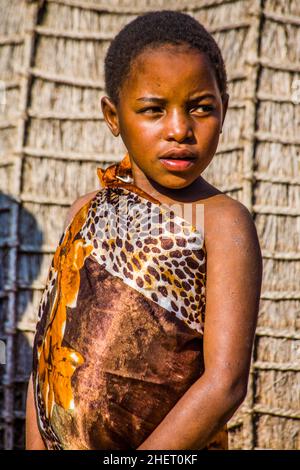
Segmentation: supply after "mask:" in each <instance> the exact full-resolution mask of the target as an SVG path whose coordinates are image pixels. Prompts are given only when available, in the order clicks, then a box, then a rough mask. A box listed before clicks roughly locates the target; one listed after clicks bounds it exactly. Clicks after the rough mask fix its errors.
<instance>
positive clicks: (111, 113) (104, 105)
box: [101, 96, 120, 137]
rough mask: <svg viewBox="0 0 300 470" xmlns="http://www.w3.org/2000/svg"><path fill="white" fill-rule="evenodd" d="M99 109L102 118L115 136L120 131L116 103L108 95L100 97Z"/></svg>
mask: <svg viewBox="0 0 300 470" xmlns="http://www.w3.org/2000/svg"><path fill="white" fill-rule="evenodd" d="M101 109H102V113H103V116H104V119H105V121H106V123H107V125H108V127H109V128H110V130H111V132H112V133H113V135H114V136H115V137H118V135H119V133H120V128H119V117H118V112H117V107H116V105H115V104H114V103H113V102H112V101H111V99H110V98H109V97H108V96H103V97H102V98H101Z"/></svg>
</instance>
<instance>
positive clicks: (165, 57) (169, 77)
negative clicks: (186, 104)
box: [124, 45, 218, 96]
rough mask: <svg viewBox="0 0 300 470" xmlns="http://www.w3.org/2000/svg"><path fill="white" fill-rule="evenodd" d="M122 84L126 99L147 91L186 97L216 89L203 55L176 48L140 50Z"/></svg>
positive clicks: (210, 69) (180, 47)
mask: <svg viewBox="0 0 300 470" xmlns="http://www.w3.org/2000/svg"><path fill="white" fill-rule="evenodd" d="M124 85H125V87H124V88H125V89H126V94H127V95H128V96H131V95H136V94H138V93H147V92H148V93H150V92H151V93H155V92H156V93H159V94H168V93H169V94H172V93H175V94H177V95H178V93H179V94H180V95H186V94H191V93H193V92H194V91H201V90H202V89H205V90H210V91H213V92H217V90H218V86H217V82H216V78H215V72H214V69H213V67H212V65H211V63H210V60H209V58H208V57H207V55H206V54H204V53H202V52H200V51H199V50H197V49H195V48H191V47H187V46H176V45H162V46H159V47H157V48H155V49H154V48H153V49H149V48H148V49H146V50H144V51H143V52H142V53H141V54H139V56H138V57H137V58H136V59H135V60H134V61H133V63H132V64H131V69H130V75H129V77H128V80H126V82H125V83H124Z"/></svg>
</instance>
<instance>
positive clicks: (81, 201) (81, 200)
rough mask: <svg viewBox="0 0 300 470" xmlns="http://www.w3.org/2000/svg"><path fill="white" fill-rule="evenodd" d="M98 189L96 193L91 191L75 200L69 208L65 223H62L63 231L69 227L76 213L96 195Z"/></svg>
mask: <svg viewBox="0 0 300 470" xmlns="http://www.w3.org/2000/svg"><path fill="white" fill-rule="evenodd" d="M98 191H99V190H98V189H97V190H96V191H92V192H90V193H87V194H85V195H84V196H80V197H79V198H78V199H76V201H75V202H73V204H72V205H71V207H70V208H69V210H68V212H67V215H66V218H65V222H64V229H65V228H66V227H67V225H69V223H70V222H71V220H72V219H73V218H74V216H75V215H76V214H77V212H78V211H79V210H80V209H81V207H82V206H84V204H86V203H87V202H88V201H90V200H91V199H92V198H93V197H94V196H95V195H96V194H97V193H98Z"/></svg>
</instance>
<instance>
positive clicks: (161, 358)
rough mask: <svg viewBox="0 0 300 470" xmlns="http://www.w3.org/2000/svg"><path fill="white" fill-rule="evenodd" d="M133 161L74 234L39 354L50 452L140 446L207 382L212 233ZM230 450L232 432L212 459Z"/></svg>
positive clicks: (38, 339) (109, 178) (61, 253)
mask: <svg viewBox="0 0 300 470" xmlns="http://www.w3.org/2000/svg"><path fill="white" fill-rule="evenodd" d="M129 170H130V167H129V166H128V154H127V155H126V156H125V158H124V159H123V160H122V162H121V163H120V164H117V165H112V166H111V167H109V168H108V169H106V170H102V169H101V168H98V176H99V180H100V183H101V184H102V186H104V187H102V188H101V189H100V190H99V191H98V192H97V194H96V196H95V197H94V198H93V199H92V200H91V201H89V202H88V203H87V204H85V205H84V206H83V207H82V208H81V209H80V210H79V211H78V213H77V214H76V215H75V217H74V218H73V220H72V221H71V222H70V223H69V225H68V226H67V227H66V229H65V230H64V232H63V234H62V236H61V239H60V241H59V244H58V246H57V249H56V251H55V254H54V256H53V259H52V263H51V266H50V269H49V273H48V278H47V281H46V286H45V289H44V291H43V294H42V298H41V301H40V305H39V311H38V322H37V326H36V334H35V339H34V346H33V384H34V392H35V405H36V411H37V419H38V426H39V429H40V433H41V435H42V438H43V440H44V442H45V445H46V447H47V449H49V450H50V449H60V450H64V449H66V450H67V449H81V450H103V449H112V450H125V449H126V450H128V449H136V448H137V447H138V446H139V445H140V444H141V443H142V442H143V441H144V440H145V439H146V438H147V436H149V435H150V434H151V433H152V431H154V429H155V428H156V427H157V425H158V424H159V423H160V422H161V421H162V420H163V418H164V417H165V416H166V415H167V414H168V412H169V411H170V410H171V408H172V407H173V406H174V405H175V404H176V402H177V401H178V400H179V399H180V397H181V396H182V395H183V394H184V393H185V392H186V391H187V390H188V388H189V387H190V386H191V385H192V384H193V383H194V382H195V381H196V380H197V379H198V378H199V377H200V376H201V375H202V374H203V372H204V362H203V332H204V324H205V285H206V250H205V244H204V236H203V232H202V231H201V230H200V231H199V230H198V229H196V228H195V227H194V226H193V225H191V224H190V223H189V222H188V221H187V220H185V219H183V218H181V217H179V216H178V215H176V214H175V213H174V212H173V211H172V210H171V211H170V210H169V209H168V208H167V207H166V206H164V205H163V204H160V203H159V202H158V201H156V200H154V199H153V198H152V197H151V196H150V195H147V194H146V193H144V192H143V191H142V190H141V189H140V188H138V187H136V186H135V185H134V184H133V183H132V182H130V172H129ZM227 448H228V436H227V428H226V427H224V429H222V430H221V431H220V432H219V433H218V434H217V435H216V436H215V438H214V439H213V440H212V441H211V443H210V444H209V445H208V446H207V447H206V448H205V449H204V450H218V449H220V450H222V449H227Z"/></svg>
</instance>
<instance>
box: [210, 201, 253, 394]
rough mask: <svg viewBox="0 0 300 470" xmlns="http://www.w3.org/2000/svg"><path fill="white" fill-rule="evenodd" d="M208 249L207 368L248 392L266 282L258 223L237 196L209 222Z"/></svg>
mask: <svg viewBox="0 0 300 470" xmlns="http://www.w3.org/2000/svg"><path fill="white" fill-rule="evenodd" d="M205 245H206V249H207V283H206V311H205V327H204V338H203V341H204V361H205V372H206V373H207V374H209V375H210V376H211V377H212V378H213V379H214V380H216V381H217V383H223V384H224V385H225V386H227V387H229V388H230V389H231V390H232V391H233V392H234V391H236V393H237V394H238V395H239V394H240V395H242V396H244V395H245V394H246V391H247V382H248V376H249V368H250V362H251V352H252V346H253V340H254V335H255V328H256V322H257V315H258V310H259V299H260V292H261V282H262V256H261V250H260V245H259V241H258V237H257V232H256V228H255V224H254V222H253V219H252V216H251V214H250V213H249V211H248V209H247V208H246V207H245V206H244V205H242V204H241V203H238V202H237V201H234V202H230V203H225V205H222V207H219V208H217V209H216V212H214V216H213V217H208V218H207V220H206V221H205Z"/></svg>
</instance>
